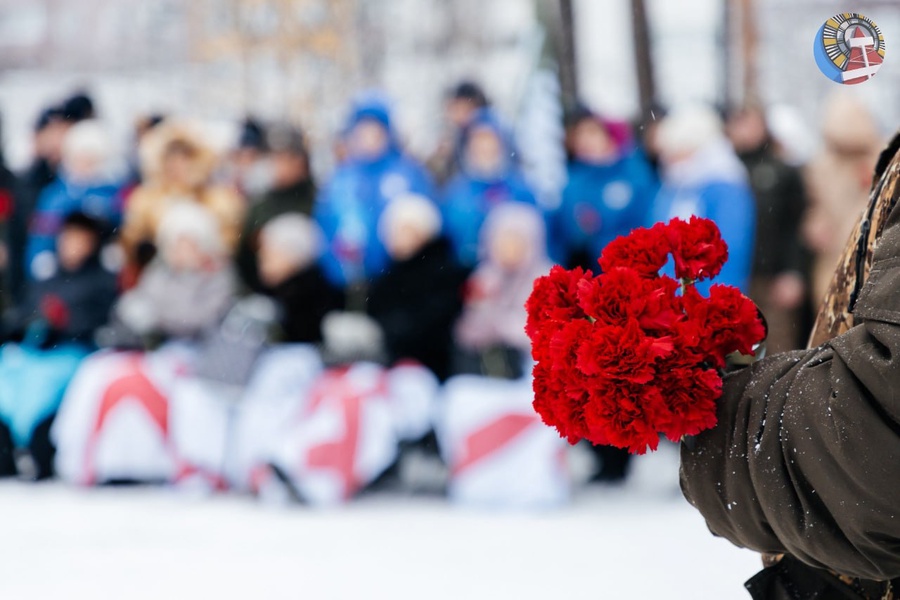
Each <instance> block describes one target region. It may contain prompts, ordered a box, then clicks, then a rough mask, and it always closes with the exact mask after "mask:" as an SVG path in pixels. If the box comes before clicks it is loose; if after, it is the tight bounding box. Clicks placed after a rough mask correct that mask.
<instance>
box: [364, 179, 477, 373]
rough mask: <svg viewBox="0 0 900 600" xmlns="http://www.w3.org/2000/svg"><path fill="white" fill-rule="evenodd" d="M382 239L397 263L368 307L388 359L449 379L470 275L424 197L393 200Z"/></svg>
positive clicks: (379, 281) (372, 291)
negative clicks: (455, 332)
mask: <svg viewBox="0 0 900 600" xmlns="http://www.w3.org/2000/svg"><path fill="white" fill-rule="evenodd" d="M378 235H379V237H380V238H381V242H382V243H383V244H384V247H385V249H386V250H387V252H388V254H389V255H390V258H391V260H390V262H389V263H388V265H387V267H386V268H385V272H384V274H383V275H381V276H380V277H378V278H376V279H375V281H374V282H373V283H372V285H371V287H370V288H369V293H368V302H367V307H366V308H367V310H368V313H369V314H370V315H371V316H372V317H373V318H374V319H375V320H376V321H378V324H379V325H380V326H381V329H382V331H383V332H384V342H385V347H386V349H387V354H388V360H389V361H390V362H397V361H400V360H404V359H411V360H414V361H416V362H419V363H421V364H422V365H424V366H426V367H428V368H429V369H430V370H431V371H432V372H433V373H434V374H435V375H436V376H437V377H438V378H439V379H445V378H446V377H448V376H449V375H450V361H451V355H452V346H453V339H452V331H453V324H454V322H455V321H456V319H457V317H458V316H459V313H460V311H461V310H462V296H463V293H462V290H463V285H464V283H465V279H466V275H467V272H468V271H467V270H466V269H463V268H462V267H461V266H460V265H459V263H458V262H457V260H456V257H455V254H454V252H453V248H452V246H451V245H450V242H449V241H448V240H447V239H445V238H444V237H443V236H442V235H441V215H440V212H439V211H438V209H437V207H436V206H435V205H434V203H433V202H432V201H431V200H429V199H428V198H425V197H424V196H419V195H415V194H407V195H403V196H400V197H398V198H396V199H394V200H392V201H391V202H390V203H389V204H388V205H387V207H386V208H385V209H384V212H383V213H382V215H381V219H380V220H379V222H378Z"/></svg>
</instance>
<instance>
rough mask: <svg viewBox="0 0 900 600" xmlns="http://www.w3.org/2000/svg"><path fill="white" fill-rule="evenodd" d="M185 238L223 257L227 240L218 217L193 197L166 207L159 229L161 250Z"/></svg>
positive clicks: (157, 244)
mask: <svg viewBox="0 0 900 600" xmlns="http://www.w3.org/2000/svg"><path fill="white" fill-rule="evenodd" d="M182 237H186V238H188V239H190V240H191V241H193V242H194V243H195V244H197V246H198V247H199V248H200V249H201V250H202V251H203V252H204V253H206V254H209V255H210V256H217V257H220V256H224V255H225V253H226V249H225V242H224V241H223V240H222V233H221V230H220V228H219V222H218V220H217V219H216V217H215V216H214V215H213V214H212V213H211V212H210V211H209V210H208V209H206V208H205V207H204V206H202V205H201V204H198V203H197V202H194V201H193V200H188V199H185V200H182V201H179V202H176V203H175V204H174V205H172V206H171V207H170V208H169V209H167V210H166V212H165V214H164V215H163V218H162V220H161V221H160V223H159V229H158V230H157V232H156V246H157V248H159V249H160V250H161V251H162V250H164V249H165V248H170V247H171V246H172V245H173V244H174V243H175V242H176V241H177V240H178V239H180V238H182Z"/></svg>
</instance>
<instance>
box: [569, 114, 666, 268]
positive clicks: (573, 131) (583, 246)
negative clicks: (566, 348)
mask: <svg viewBox="0 0 900 600" xmlns="http://www.w3.org/2000/svg"><path fill="white" fill-rule="evenodd" d="M618 125H619V124H617V123H613V122H609V121H605V120H603V119H601V118H600V117H599V116H597V115H595V114H594V113H591V112H590V111H587V110H582V111H581V112H579V113H577V114H576V115H575V116H573V117H572V118H571V125H570V126H569V135H568V137H569V144H568V145H569V153H570V158H569V163H568V166H567V173H568V182H567V184H566V187H565V189H564V190H563V195H562V203H561V205H560V207H559V209H558V210H557V211H556V212H555V213H554V215H553V223H554V232H553V235H552V236H551V237H552V238H554V244H555V245H558V246H559V256H558V257H557V258H558V259H559V260H560V262H562V263H563V264H565V265H566V266H568V267H575V266H580V267H582V268H585V269H590V270H593V271H595V272H596V271H597V270H598V269H599V265H598V264H597V258H598V257H599V256H600V253H601V252H602V251H603V248H604V247H605V246H606V245H607V244H608V243H609V242H611V241H612V240H614V239H615V238H617V237H619V236H620V235H627V234H628V233H630V232H631V230H632V229H634V228H636V227H640V226H642V225H644V224H645V223H646V222H647V218H648V216H649V213H650V209H651V208H652V206H653V199H654V197H655V196H656V192H657V187H658V186H657V183H656V175H655V174H654V173H653V171H652V169H651V167H650V166H649V165H648V164H647V161H646V160H645V159H644V157H643V155H642V154H641V153H640V152H638V151H637V150H636V149H635V148H634V145H633V143H632V142H631V141H630V140H629V139H627V138H625V137H624V135H623V132H622V131H621V129H620V128H619V127H617V126H618ZM624 133H628V131H627V130H625V132H624Z"/></svg>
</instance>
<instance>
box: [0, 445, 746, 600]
mask: <svg viewBox="0 0 900 600" xmlns="http://www.w3.org/2000/svg"><path fill="white" fill-rule="evenodd" d="M676 471H677V459H676V458H675V453H674V449H672V448H665V449H664V450H663V451H662V452H660V453H658V454H657V455H654V456H650V457H643V458H642V459H641V460H639V461H638V463H637V468H636V472H635V476H634V477H633V478H632V480H631V481H630V482H629V483H628V485H626V486H625V487H624V488H621V489H610V488H592V489H589V490H587V491H583V492H581V493H580V494H579V495H578V496H577V497H576V500H575V502H574V503H573V505H572V506H571V507H569V508H567V509H565V510H560V511H556V512H551V513H540V514H522V513H517V514H516V513H513V514H509V513H494V512H482V511H476V510H471V509H462V508H457V507H452V506H450V505H448V504H447V503H446V502H445V501H443V500H440V499H428V498H402V497H396V496H392V495H386V494H382V495H372V496H369V497H367V498H364V499H361V500H358V501H355V502H354V503H352V504H350V505H348V506H346V507H344V508H341V509H338V510H330V511H324V512H323V511H312V510H309V509H305V508H303V507H298V506H292V507H277V508H276V507H272V506H265V505H263V504H260V503H258V502H256V501H254V500H252V499H249V498H242V497H235V496H217V497H212V498H198V497H196V496H192V495H189V494H186V493H184V492H177V491H173V490H164V489H154V488H130V489H125V488H118V489H100V490H84V489H73V488H68V487H65V486H63V485H61V484H56V483H51V484H44V485H25V484H19V483H3V484H0V598H3V599H10V600H32V599H39V600H44V599H52V598H65V599H67V600H81V599H90V600H104V599H115V600H131V599H145V598H146V599H153V600H163V599H165V600H169V599H181V598H190V599H194V598H197V599H201V598H202V599H207V598H209V599H232V598H235V599H244V598H247V599H251V598H252V599H254V600H257V599H259V600H270V599H281V598H284V599H297V598H310V599H320V598H321V599H330V598H340V599H345V598H347V599H370V598H391V599H400V600H403V599H407V598H409V599H416V600H419V599H443V598H447V599H454V600H456V599H462V598H465V599H467V600H468V599H481V598H489V599H491V600H499V599H506V598H515V599H520V600H521V599H531V598H548V599H549V598H561V597H566V598H586V599H587V598H590V599H620V598H666V599H668V600H678V599H688V598H690V599H692V600H704V599H710V600H712V599H715V600H722V599H728V598H744V597H747V596H746V592H744V591H743V589H742V583H743V581H745V580H746V579H747V578H749V577H750V576H751V575H752V574H753V573H754V572H756V571H757V570H758V568H759V559H758V557H757V556H756V555H755V554H753V553H752V552H749V551H746V550H739V549H737V548H735V547H733V546H732V545H731V544H729V543H728V542H727V541H724V540H721V539H717V538H714V537H713V536H711V535H710V534H709V533H708V531H707V530H706V527H705V525H704V523H703V520H702V518H701V517H700V516H699V515H698V514H697V513H696V512H695V511H694V510H693V509H692V508H691V507H690V506H689V505H688V504H687V503H686V502H685V501H684V500H683V499H682V498H681V496H680V493H679V492H678V491H677V484H676V478H677V473H676Z"/></svg>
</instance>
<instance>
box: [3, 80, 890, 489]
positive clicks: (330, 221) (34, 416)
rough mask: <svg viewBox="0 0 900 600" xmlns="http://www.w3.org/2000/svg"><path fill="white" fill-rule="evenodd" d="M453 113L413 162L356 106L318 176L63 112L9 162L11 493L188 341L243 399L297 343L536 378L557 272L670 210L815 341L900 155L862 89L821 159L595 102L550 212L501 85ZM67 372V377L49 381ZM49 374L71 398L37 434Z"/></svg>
mask: <svg viewBox="0 0 900 600" xmlns="http://www.w3.org/2000/svg"><path fill="white" fill-rule="evenodd" d="M444 108H445V111H444V116H445V119H446V131H447V134H446V135H445V137H444V139H443V141H442V142H441V144H440V145H439V146H438V148H437V150H436V151H435V152H434V154H433V155H432V156H429V157H415V156H412V155H411V154H410V153H408V152H407V151H406V149H405V148H404V144H403V139H402V137H401V136H400V134H399V133H398V131H397V129H396V127H395V120H394V117H393V115H392V114H391V109H390V105H389V104H388V103H387V102H386V101H385V100H384V99H383V98H382V97H380V96H378V95H373V94H367V95H362V96H360V97H358V98H357V99H356V100H354V102H353V103H352V105H351V107H350V110H349V116H348V118H347V120H346V124H345V126H344V128H343V129H342V130H341V131H340V132H339V133H337V135H336V138H337V141H336V143H335V144H334V149H335V152H336V159H337V161H336V164H337V166H336V168H335V170H334V172H333V173H331V174H330V175H329V176H328V177H327V178H324V179H319V180H317V178H315V177H314V175H313V173H312V171H311V166H310V160H309V150H310V149H309V147H308V144H309V141H308V139H307V138H306V136H305V135H304V134H303V131H302V130H301V129H299V128H298V127H296V126H292V125H288V124H284V123H262V122H259V121H256V120H253V119H248V120H247V121H246V122H245V123H243V124H242V127H241V134H240V136H239V139H238V140H237V142H236V144H235V147H233V148H231V149H230V151H228V152H227V153H224V154H222V155H219V154H217V153H216V152H214V150H213V149H212V148H211V147H210V145H209V144H208V143H207V142H206V139H205V137H204V132H203V129H202V127H201V126H200V125H198V124H196V123H192V122H189V121H186V120H183V119H181V118H179V117H177V116H174V115H153V116H147V117H144V118H142V119H140V120H139V121H138V123H137V125H136V127H135V136H134V144H133V147H132V148H130V149H128V150H126V151H122V152H116V151H115V148H116V146H115V145H114V144H113V142H112V140H111V138H110V134H109V131H108V129H107V127H106V125H105V124H104V121H103V115H102V114H95V108H94V104H93V102H92V101H91V98H89V97H88V96H87V95H84V94H78V95H75V96H73V97H71V98H69V99H67V100H66V101H64V102H63V103H61V104H60V105H58V106H54V107H51V108H48V109H46V110H44V111H43V112H42V113H41V115H40V118H39V119H38V121H37V122H36V124H35V127H34V140H33V141H34V158H33V162H32V164H31V166H30V167H29V168H28V169H27V170H25V171H24V172H22V173H17V174H14V173H11V172H10V171H9V170H8V169H6V168H5V167H2V160H0V228H2V229H0V234H2V239H3V244H2V247H0V249H2V253H0V266H2V271H3V272H2V276H3V286H2V303H3V308H4V311H3V329H2V335H3V339H4V340H5V346H4V351H3V354H2V356H0V371H2V373H4V374H18V375H17V376H15V377H14V376H12V375H9V376H4V381H3V382H2V383H0V475H14V474H16V473H17V472H19V471H23V470H24V471H26V472H28V473H29V474H30V476H33V477H35V478H46V477H50V476H52V474H53V472H54V447H55V446H56V441H55V440H56V437H57V436H56V435H55V434H54V433H53V429H54V426H53V422H54V418H55V417H56V415H57V412H58V411H60V407H61V405H62V404H64V403H65V402H68V401H69V400H68V392H67V387H68V385H69V382H70V381H71V380H72V378H73V377H76V378H77V377H78V376H79V370H80V369H82V370H83V361H84V360H85V357H89V356H93V355H95V353H97V352H98V351H99V352H100V353H101V354H104V355H109V354H118V355H121V354H122V353H127V354H129V355H131V356H134V355H141V353H150V352H154V351H156V350H157V349H159V348H164V347H167V345H170V344H172V343H183V344H188V345H191V346H192V347H193V348H194V352H195V354H196V355H197V356H199V357H200V359H197V360H195V361H194V363H192V364H193V365H194V366H193V367H192V368H194V369H195V370H197V369H199V370H203V369H202V368H201V367H198V366H197V365H198V364H201V363H202V364H206V365H207V366H206V367H205V376H206V377H207V378H208V379H210V380H213V381H218V382H226V383H228V384H229V385H237V386H246V385H247V382H248V381H249V379H250V377H251V376H250V375H249V374H250V373H251V372H252V371H253V370H254V364H255V362H256V361H258V359H259V356H260V353H261V352H263V349H264V348H268V347H272V346H275V345H291V344H295V345H296V344H303V345H312V346H313V347H315V348H316V352H317V353H318V356H319V357H320V359H321V360H322V361H323V364H324V365H325V367H326V368H328V369H332V371H329V372H334V371H333V369H335V368H342V369H345V370H346V369H347V368H348V367H349V366H351V365H355V364H359V363H367V364H368V363H374V364H380V365H382V366H383V368H391V367H393V366H394V365H404V364H407V363H409V362H414V363H416V364H418V365H421V366H422V367H424V368H425V369H427V370H428V371H429V372H430V373H431V374H432V375H433V376H434V377H435V379H436V381H438V382H445V381H447V380H448V379H452V378H454V377H459V376H475V377H482V378H485V379H490V380H492V381H509V382H517V383H518V382H521V381H523V380H527V378H528V376H529V371H530V363H529V360H530V355H529V342H528V339H527V337H526V336H525V333H524V330H523V327H524V322H525V311H524V307H523V305H524V302H525V300H526V298H527V296H528V294H529V292H530V290H531V285H532V282H533V280H534V279H535V278H536V277H538V276H540V275H542V274H545V273H546V272H547V271H548V270H549V269H550V267H551V266H552V265H553V264H554V263H556V264H563V265H565V266H567V267H573V266H582V267H584V268H587V269H592V270H594V271H596V270H598V269H599V266H598V265H597V262H596V259H597V257H598V256H599V254H600V252H601V251H602V249H603V247H604V245H605V244H607V243H608V242H609V241H610V240H612V239H614V238H615V237H617V236H619V235H623V234H626V233H628V232H629V231H630V230H631V229H633V228H635V227H638V226H644V225H648V224H651V223H653V222H655V221H660V220H668V219H670V218H672V217H688V216H690V215H698V216H704V217H708V218H711V219H713V220H714V221H715V222H716V223H717V224H718V225H719V227H720V229H721V230H722V233H723V236H724V238H725V240H726V241H727V242H728V245H729V249H730V258H729V261H728V264H727V266H726V268H725V270H723V272H722V274H721V276H720V277H719V278H718V280H717V282H720V283H726V284H731V285H736V286H738V287H740V288H741V289H742V290H744V291H745V292H746V293H748V294H749V295H750V296H751V297H752V298H753V299H754V300H755V301H756V302H757V303H758V305H759V306H760V307H761V309H762V311H763V313H764V314H765V316H766V318H767V320H768V324H769V348H770V349H771V350H773V351H780V350H787V349H791V348H798V347H802V346H803V345H804V344H805V335H806V332H807V331H808V326H809V324H810V322H811V315H812V311H813V309H814V303H815V300H816V298H818V297H820V296H821V294H822V291H823V289H824V287H825V286H826V285H827V281H828V279H829V277H830V274H831V269H832V268H833V264H834V262H835V260H836V259H837V255H838V253H839V252H840V249H841V248H842V246H843V241H844V239H845V237H846V235H847V234H848V232H849V229H850V228H851V227H852V225H853V223H854V221H855V217H856V215H857V214H858V212H859V210H861V208H862V207H863V206H864V204H865V199H866V196H867V191H868V187H869V178H870V173H871V171H872V168H873V166H874V162H875V159H876V156H877V152H878V151H879V148H880V145H881V142H882V136H881V135H880V132H879V131H878V128H877V126H876V125H875V123H874V119H873V118H872V116H871V115H869V114H868V113H867V112H866V111H865V109H864V108H863V107H862V106H861V105H859V104H857V103H856V102H855V101H854V100H853V99H852V97H846V96H840V97H838V98H835V99H834V100H833V101H831V102H830V104H829V106H827V107H826V110H825V119H824V120H823V123H822V128H821V133H822V144H821V145H820V147H819V153H818V155H817V156H816V157H815V158H814V159H813V160H812V161H811V162H810V163H809V164H806V165H798V164H795V163H794V161H792V160H791V157H790V156H788V155H787V154H786V153H785V152H784V144H783V140H779V139H778V138H776V137H775V136H774V135H773V133H772V131H771V130H770V128H769V127H768V125H767V119H766V113H765V111H764V110H763V107H760V106H747V107H742V108H740V109H738V110H734V111H729V112H727V113H726V114H724V115H723V114H721V113H719V112H717V111H715V110H713V109H711V108H708V107H702V106H694V107H686V108H675V109H673V110H672V111H671V112H669V113H668V114H666V113H664V112H663V111H658V112H657V113H656V116H657V119H655V120H653V121H651V122H648V123H643V124H637V125H634V124H629V123H627V122H622V121H616V120H611V119H607V118H605V117H604V116H602V115H599V114H597V113H595V112H593V111H591V110H590V109H589V108H587V107H584V106H579V107H576V108H575V109H573V110H572V111H570V112H569V114H568V115H567V117H566V122H565V131H566V138H565V145H566V151H567V156H568V166H567V169H568V182H567V184H566V185H565V187H564V188H563V189H561V190H559V202H558V203H557V204H556V205H554V206H547V205H546V204H545V203H541V202H538V200H537V199H536V197H537V195H536V194H535V192H534V190H533V188H532V185H531V184H530V182H529V180H528V178H527V177H526V175H525V172H526V171H525V169H524V165H522V164H521V162H520V159H519V154H518V152H517V144H516V140H515V139H514V136H513V134H512V130H511V128H510V127H509V126H508V125H507V124H506V123H505V121H504V118H503V117H502V116H501V115H500V114H498V113H497V112H496V111H495V110H494V108H493V107H492V106H491V103H490V100H489V98H488V97H487V95H486V94H485V93H484V91H483V90H482V89H481V88H480V87H479V86H478V85H476V84H475V83H472V82H463V83H461V84H459V85H458V86H456V87H455V88H454V89H453V90H451V91H450V92H449V93H448V95H447V99H446V105H445V107H444ZM123 166H124V168H123ZM259 323H262V325H261V326H260V327H255V324H259ZM258 330H259V331H261V332H262V333H259V335H256V333H254V332H257V333H258ZM23 349H24V350H23ZM23 351H27V352H28V356H29V357H31V358H30V359H29V360H28V361H24V362H23V360H22V352H23ZM213 354H215V356H212V357H211V355H213ZM63 359H65V360H63ZM54 361H56V362H54ZM198 361H199V362H198ZM50 364H59V365H62V366H60V367H59V369H58V371H57V372H56V374H55V375H52V376H51V375H41V373H43V372H44V371H42V370H41V369H42V368H43V367H41V365H45V366H46V365H50ZM209 364H213V367H209ZM48 368H49V367H48ZM16 369H19V370H18V371H16ZM28 369H34V371H33V373H34V374H33V375H29V374H28V373H30V371H28ZM23 370H24V371H23ZM338 372H340V373H343V372H345V371H338ZM23 373H25V374H23ZM0 375H2V374H0ZM42 377H43V378H44V379H46V380H47V381H51V380H52V381H53V382H55V384H54V385H49V384H48V385H47V386H44V387H47V389H46V390H44V391H42V392H40V393H42V394H43V395H44V396H43V397H41V398H37V399H35V400H34V401H33V404H34V406H32V407H31V408H30V409H29V410H30V412H29V413H28V415H27V416H25V417H23V416H22V415H21V412H22V409H21V405H22V404H27V402H26V401H25V400H23V398H24V397H25V396H28V395H29V394H30V393H31V391H29V390H31V389H32V388H33V387H34V386H33V383H32V382H33V381H34V380H35V378H42ZM16 386H19V387H16ZM51 388H52V389H51ZM471 389H475V390H477V386H476V387H474V388H471ZM35 393H38V392H35ZM476 393H477V392H476ZM64 408H65V407H64V406H63V410H64ZM23 423H24V424H23ZM98 426H99V425H98ZM426 429H427V428H426ZM432 437H433V436H432ZM424 438H429V435H428V434H427V432H426V434H425V435H424ZM424 438H423V439H424ZM23 456H25V457H28V456H30V460H31V462H30V463H28V459H27V458H23ZM597 456H598V470H597V473H596V475H595V476H594V478H595V479H596V480H607V481H621V480H622V479H623V478H624V477H625V476H626V474H627V470H628V457H627V455H625V454H623V453H621V452H618V451H614V450H610V449H603V448H601V449H597ZM28 464H30V466H28ZM23 465H26V466H23Z"/></svg>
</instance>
